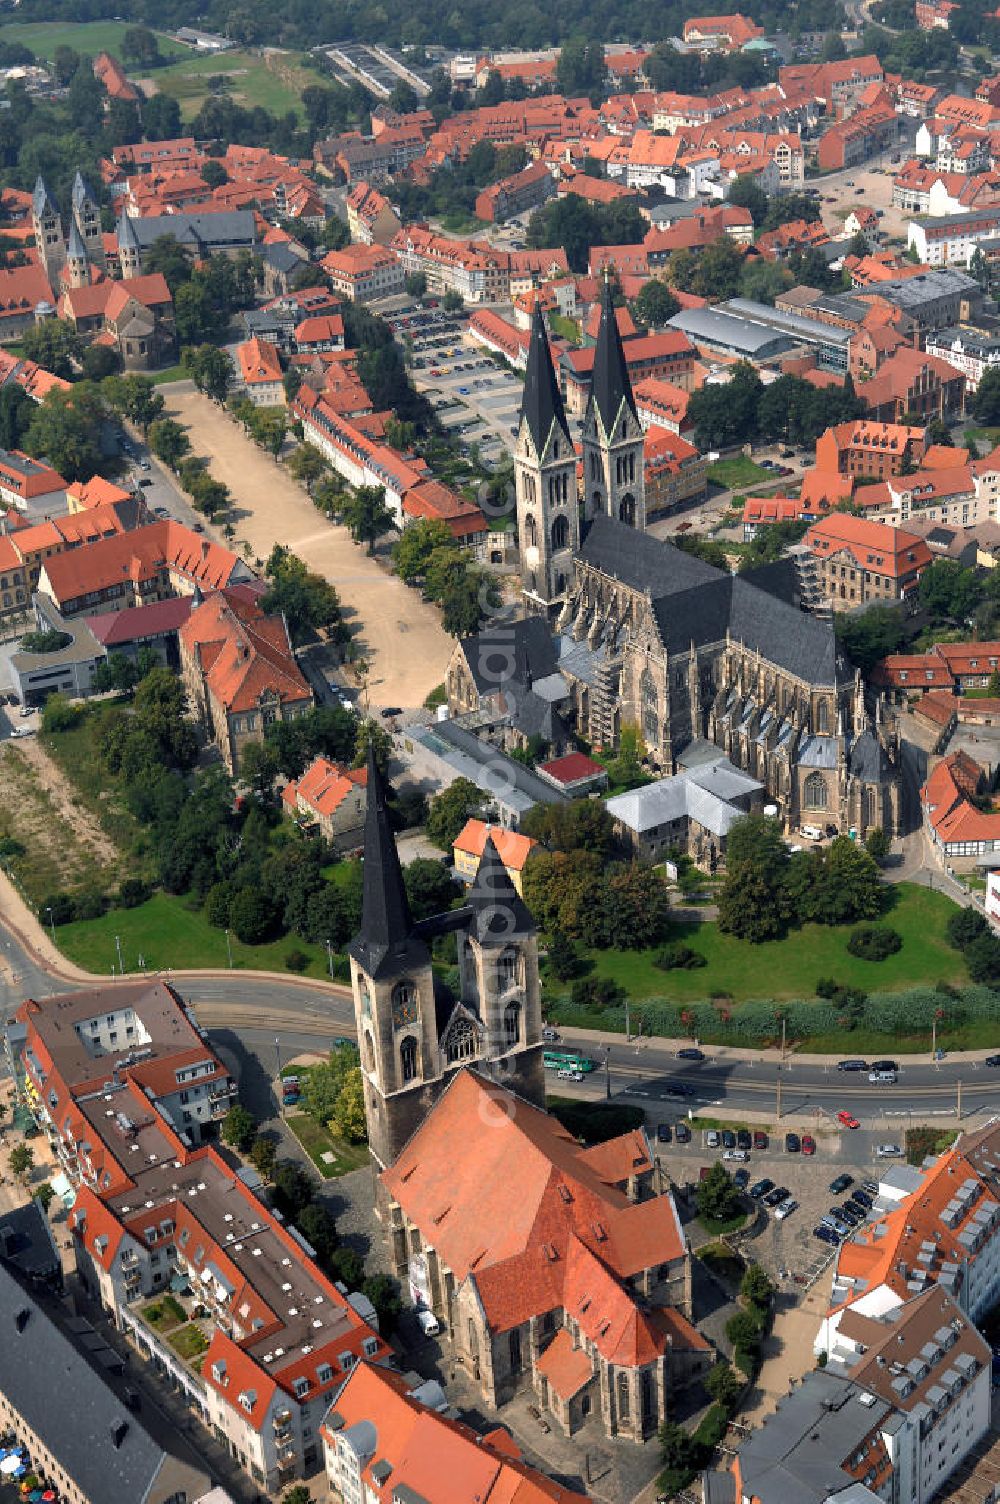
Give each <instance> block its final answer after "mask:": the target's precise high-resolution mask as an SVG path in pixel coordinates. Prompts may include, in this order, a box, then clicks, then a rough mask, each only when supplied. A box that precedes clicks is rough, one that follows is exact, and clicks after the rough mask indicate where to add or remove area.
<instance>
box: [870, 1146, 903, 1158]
mask: <svg viewBox="0 0 1000 1504" xmlns="http://www.w3.org/2000/svg"><path fill="white" fill-rule="evenodd" d="M875 1154H876V1156H877V1157H878V1158H879V1159H900V1158H902V1154H903V1151H902V1149H901V1148H900V1147H899V1145H898V1144H879V1146H878V1148H877V1149H876V1150H875Z"/></svg>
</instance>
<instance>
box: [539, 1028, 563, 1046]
mask: <svg viewBox="0 0 1000 1504" xmlns="http://www.w3.org/2000/svg"><path fill="white" fill-rule="evenodd" d="M542 1038H543V1039H547V1040H549V1042H550V1043H553V1044H555V1043H557V1042H558V1040H560V1039H561V1038H562V1035H561V1034H560V1033H559V1030H558V1029H553V1027H552V1025H551V1024H546V1025H545V1028H544V1029H543V1030H542Z"/></svg>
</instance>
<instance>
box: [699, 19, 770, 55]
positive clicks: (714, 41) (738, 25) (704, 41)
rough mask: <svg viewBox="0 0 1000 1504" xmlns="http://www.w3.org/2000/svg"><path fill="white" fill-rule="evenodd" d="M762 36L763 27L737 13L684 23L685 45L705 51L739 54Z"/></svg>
mask: <svg viewBox="0 0 1000 1504" xmlns="http://www.w3.org/2000/svg"><path fill="white" fill-rule="evenodd" d="M763 35H764V28H763V26H758V25H757V23H756V21H751V20H749V19H748V18H747V17H746V16H741V15H740V14H739V12H737V13H736V14H735V15H732V16H698V17H696V18H695V19H694V20H693V21H685V22H684V40H685V42H686V43H687V45H688V46H689V47H695V48H698V49H699V50H702V49H703V50H705V51H722V52H740V51H742V49H743V48H744V47H745V46H746V44H747V43H748V42H752V41H754V40H755V39H756V38H757V37H762V36H763Z"/></svg>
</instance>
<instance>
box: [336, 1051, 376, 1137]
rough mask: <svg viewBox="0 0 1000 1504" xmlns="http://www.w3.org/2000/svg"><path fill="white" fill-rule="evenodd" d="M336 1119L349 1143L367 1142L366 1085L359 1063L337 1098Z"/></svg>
mask: <svg viewBox="0 0 1000 1504" xmlns="http://www.w3.org/2000/svg"><path fill="white" fill-rule="evenodd" d="M334 1121H335V1122H336V1124H337V1131H338V1132H339V1133H340V1135H341V1136H342V1137H343V1138H346V1139H347V1142H348V1143H349V1144H363V1143H365V1142H366V1140H367V1138H368V1124H367V1122H366V1119H365V1086H364V1081H363V1079H362V1076H361V1067H360V1066H359V1065H356V1066H355V1067H354V1068H353V1070H351V1071H349V1072H348V1075H347V1079H346V1080H345V1082H344V1087H343V1090H342V1091H341V1093H340V1096H339V1097H338V1098H337V1110H336V1112H335V1114H334Z"/></svg>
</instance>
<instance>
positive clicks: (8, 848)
mask: <svg viewBox="0 0 1000 1504" xmlns="http://www.w3.org/2000/svg"><path fill="white" fill-rule="evenodd" d="M24 851H25V848H24V846H23V845H22V843H21V842H20V841H19V840H18V839H17V837H16V836H0V862H7V861H10V860H11V859H12V858H13V857H16V856H23V855H24Z"/></svg>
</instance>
